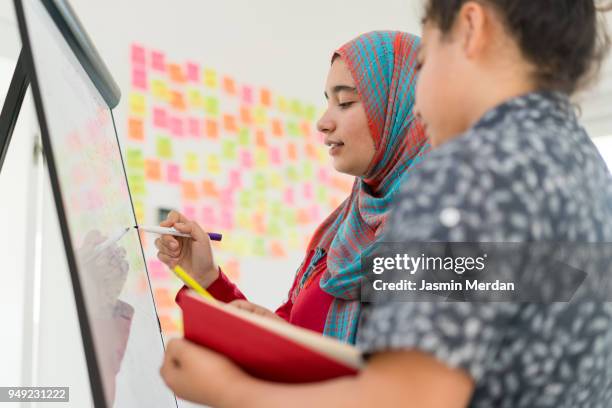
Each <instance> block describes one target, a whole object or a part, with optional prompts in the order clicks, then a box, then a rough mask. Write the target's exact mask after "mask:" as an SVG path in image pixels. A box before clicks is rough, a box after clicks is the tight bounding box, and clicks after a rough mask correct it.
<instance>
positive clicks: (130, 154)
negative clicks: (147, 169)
mask: <svg viewBox="0 0 612 408" xmlns="http://www.w3.org/2000/svg"><path fill="white" fill-rule="evenodd" d="M127 167H128V168H130V169H140V168H144V158H143V156H142V150H140V149H128V150H127Z"/></svg>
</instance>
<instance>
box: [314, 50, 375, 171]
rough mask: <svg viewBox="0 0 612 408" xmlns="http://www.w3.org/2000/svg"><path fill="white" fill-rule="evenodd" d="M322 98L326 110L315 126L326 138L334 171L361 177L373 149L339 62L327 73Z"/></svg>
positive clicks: (359, 105) (363, 115) (347, 75)
mask: <svg viewBox="0 0 612 408" xmlns="http://www.w3.org/2000/svg"><path fill="white" fill-rule="evenodd" d="M325 98H326V99H327V110H326V111H325V113H324V114H323V116H322V117H321V119H319V121H318V122H317V129H318V130H319V131H320V132H322V133H323V134H324V135H325V144H326V145H327V146H329V154H330V156H331V157H332V160H333V164H334V168H335V169H336V170H337V171H339V172H341V173H346V174H350V175H353V176H357V177H361V176H364V175H365V174H366V171H367V170H368V167H369V166H370V163H371V162H372V159H373V158H374V154H375V153H376V149H375V145H374V140H373V138H372V135H371V134H370V128H369V127H368V119H367V117H366V113H365V109H364V106H363V104H362V103H361V100H360V98H359V95H358V93H357V88H356V87H355V82H354V81H353V77H352V76H351V73H350V71H349V70H348V68H347V66H346V64H345V63H344V61H342V59H341V58H336V59H335V60H334V62H333V63H332V66H331V68H330V69H329V73H328V75H327V83H326V85H325Z"/></svg>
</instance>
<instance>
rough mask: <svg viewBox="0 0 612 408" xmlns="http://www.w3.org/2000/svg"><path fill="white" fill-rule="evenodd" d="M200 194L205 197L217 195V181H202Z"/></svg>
mask: <svg viewBox="0 0 612 408" xmlns="http://www.w3.org/2000/svg"><path fill="white" fill-rule="evenodd" d="M202 194H204V196H205V197H218V196H219V189H218V188H217V183H215V182H214V181H212V180H204V181H202Z"/></svg>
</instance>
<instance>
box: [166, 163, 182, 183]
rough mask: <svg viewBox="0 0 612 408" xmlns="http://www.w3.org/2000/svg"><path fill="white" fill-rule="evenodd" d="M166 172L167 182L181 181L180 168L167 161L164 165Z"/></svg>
mask: <svg viewBox="0 0 612 408" xmlns="http://www.w3.org/2000/svg"><path fill="white" fill-rule="evenodd" d="M166 174H167V177H168V182H169V183H173V184H174V183H180V181H181V168H180V167H179V166H178V165H176V164H173V163H168V166H167V167H166Z"/></svg>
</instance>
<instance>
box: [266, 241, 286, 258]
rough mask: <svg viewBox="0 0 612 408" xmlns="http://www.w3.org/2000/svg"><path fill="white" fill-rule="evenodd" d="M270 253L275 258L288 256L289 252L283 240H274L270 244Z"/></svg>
mask: <svg viewBox="0 0 612 408" xmlns="http://www.w3.org/2000/svg"><path fill="white" fill-rule="evenodd" d="M270 255H272V256H273V257H275V258H284V257H285V256H287V253H286V252H285V248H284V247H283V244H282V243H281V242H279V241H273V242H272V244H271V245H270Z"/></svg>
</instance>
